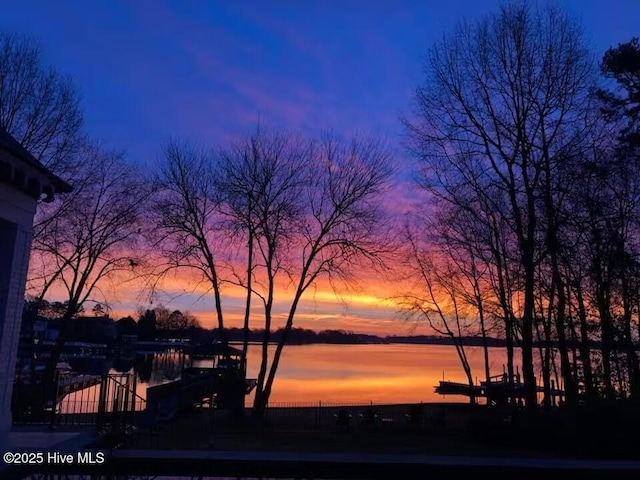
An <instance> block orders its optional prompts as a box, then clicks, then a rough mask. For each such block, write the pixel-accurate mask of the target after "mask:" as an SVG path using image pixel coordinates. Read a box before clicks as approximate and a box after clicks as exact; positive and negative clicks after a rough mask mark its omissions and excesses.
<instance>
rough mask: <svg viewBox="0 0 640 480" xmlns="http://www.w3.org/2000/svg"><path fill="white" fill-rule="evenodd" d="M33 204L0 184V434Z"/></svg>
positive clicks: (5, 423)
mask: <svg viewBox="0 0 640 480" xmlns="http://www.w3.org/2000/svg"><path fill="white" fill-rule="evenodd" d="M35 210H36V201H35V200H34V199H32V198H30V197H29V196H27V195H25V194H22V193H19V192H17V191H16V190H13V189H12V188H11V187H9V186H7V185H4V184H0V432H3V431H7V430H10V428H11V392H12V390H13V376H14V372H15V365H16V356H17V350H18V341H19V338H20V323H21V320H22V309H23V306H24V290H25V283H26V279H27V270H28V267H29V252H30V249H31V240H32V237H33V216H34V214H35Z"/></svg>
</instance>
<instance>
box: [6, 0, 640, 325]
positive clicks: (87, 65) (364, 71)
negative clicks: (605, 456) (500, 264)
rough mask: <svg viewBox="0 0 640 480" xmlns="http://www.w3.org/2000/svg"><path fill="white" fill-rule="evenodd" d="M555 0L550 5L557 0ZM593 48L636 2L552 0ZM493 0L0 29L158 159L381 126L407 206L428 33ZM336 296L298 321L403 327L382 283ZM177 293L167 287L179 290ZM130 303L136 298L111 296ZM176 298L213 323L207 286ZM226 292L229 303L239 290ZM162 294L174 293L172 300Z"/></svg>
mask: <svg viewBox="0 0 640 480" xmlns="http://www.w3.org/2000/svg"><path fill="white" fill-rule="evenodd" d="M551 3H554V2H551ZM555 3H557V4H559V5H560V6H561V7H563V8H564V9H565V10H566V11H567V12H568V13H569V14H571V15H572V16H574V17H575V18H576V19H577V20H578V21H579V22H580V23H581V24H582V27H583V30H584V32H585V36H586V39H587V42H588V43H589V44H590V46H591V47H592V49H593V50H594V52H595V53H596V55H598V56H601V55H602V53H604V51H605V50H606V49H607V48H609V47H610V46H614V45H617V44H618V43H620V42H625V41H628V40H629V39H630V38H631V37H633V36H634V35H640V23H638V19H640V1H638V0H606V1H605V0H589V1H584V0H558V1H557V2H555ZM499 5H500V2H499V1H494V0H482V1H478V0H447V1H442V0H423V1H412V0H341V1H338V0H333V1H319V0H299V1H293V0H289V1H285V0H280V1H242V2H239V1H214V0H210V1H195V0H191V1H159V0H157V1H151V0H139V1H133V0H132V1H129V2H127V1H122V0H109V1H103V0H92V1H89V2H87V1H76V0H74V1H71V0H69V1H65V0H61V1H55V2H52V1H32V0H21V1H19V2H17V1H11V2H5V1H4V0H2V1H0V8H1V11H2V15H0V31H3V32H15V33H25V34H29V35H31V36H33V37H34V38H35V39H36V40H38V41H39V42H41V44H42V48H43V58H44V60H45V61H46V62H48V63H50V64H51V65H54V66H55V67H56V68H57V69H58V70H59V71H60V72H62V73H64V74H67V75H69V76H70V77H71V78H72V80H73V82H74V84H75V85H76V87H77V89H78V91H79V92H80V94H81V98H82V109H83V112H84V118H85V130H86V131H87V133H88V134H89V135H90V136H91V137H92V138H94V139H97V140H99V141H101V142H102V143H103V145H105V146H106V147H109V148H114V149H119V150H125V151H126V152H127V158H128V159H129V160H130V161H132V162H135V163H138V164H140V165H148V164H151V163H153V161H154V160H155V159H156V158H157V156H158V155H159V152H160V147H161V145H162V143H163V142H164V141H166V140H167V139H168V138H170V137H179V138H185V139H187V138H188V139H190V140H192V141H195V142H197V143H199V144H202V145H206V146H209V147H217V146H224V145H225V143H226V142H228V141H229V140H231V139H234V138H237V137H238V136H241V135H244V134H246V133H248V132H250V131H251V130H253V129H254V128H255V126H256V124H257V122H258V121H259V122H260V123H262V124H265V125H267V126H269V127H271V128H285V129H289V130H293V131H297V132H301V133H304V134H308V135H314V136H315V135H318V134H319V133H320V132H322V131H326V130H333V131H335V132H339V133H340V134H344V135H349V134H353V133H367V134H377V135H382V136H383V137H385V138H386V139H387V142H388V144H389V145H390V147H391V148H392V149H393V151H394V154H395V155H396V156H397V157H398V158H399V159H401V160H402V161H401V164H403V165H404V166H405V173H404V176H403V177H401V178H399V179H398V185H399V187H398V188H397V190H396V192H397V193H396V194H395V195H393V196H392V197H391V198H390V199H389V201H390V202H394V203H396V204H397V209H398V211H402V209H403V208H409V206H410V204H411V203H412V201H413V194H412V193H411V189H410V188H406V184H407V183H409V182H410V180H409V178H410V172H411V169H412V162H411V160H410V158H409V156H408V155H407V153H406V151H405V149H404V147H403V142H402V138H403V129H402V126H401V122H400V120H399V119H400V118H401V117H402V116H406V115H408V114H409V113H410V110H411V101H412V93H413V91H414V89H415V87H416V86H417V85H419V83H420V81H421V78H422V61H423V58H424V56H425V54H426V52H427V50H428V48H429V46H430V45H431V44H433V42H434V41H437V40H438V38H440V36H441V35H443V34H445V33H447V32H449V31H451V29H452V28H454V27H455V25H456V23H457V22H458V21H460V20H462V19H469V20H473V19H476V18H479V17H480V16H482V15H484V14H487V13H489V12H492V11H495V10H496V8H498V6H499ZM361 284H362V285H361V286H360V287H359V289H358V291H357V292H356V293H353V294H352V295H350V296H347V297H345V298H343V299H342V300H341V301H340V300H336V299H335V297H334V296H333V295H332V294H331V293H330V292H329V291H326V290H325V289H323V288H320V289H319V290H316V292H315V295H311V296H310V297H309V299H308V301H307V302H306V303H305V304H303V305H302V307H301V315H300V324H299V326H304V327H306V328H314V329H321V328H344V329H347V330H352V331H357V332H373V333H398V334H406V333H407V332H408V331H409V330H410V329H412V328H413V325H411V324H408V323H406V322H402V321H400V320H399V319H398V318H397V315H396V312H395V309H394V307H393V306H392V305H390V304H389V303H388V302H384V301H379V300H380V299H382V298H383V296H384V292H388V289H387V288H385V287H384V286H383V285H381V284H380V282H379V281H378V280H377V279H375V278H370V279H366V278H364V279H362V282H361ZM174 293H175V292H174ZM115 297H116V299H115V301H114V305H115V307H114V308H115V310H116V311H118V312H122V313H126V310H127V309H132V308H134V307H135V306H136V304H140V302H141V300H140V299H138V300H136V299H135V298H133V297H132V296H130V295H129V296H127V295H123V294H122V292H120V294H118V295H116V296H115ZM174 297H175V296H172V297H171V300H170V304H169V305H168V306H169V307H170V308H180V309H183V310H190V311H191V312H193V313H194V314H196V315H197V316H198V317H199V318H201V319H203V320H204V323H205V324H209V325H210V323H209V322H210V321H211V320H212V318H213V316H212V315H211V312H212V310H213V305H212V303H211V301H210V299H208V298H207V295H206V294H201V293H189V294H185V295H181V296H180V297H179V298H174ZM232 297H233V295H230V302H231V303H233V302H234V301H237V303H238V305H239V304H240V302H239V299H236V300H233V298H232ZM167 301H169V299H167Z"/></svg>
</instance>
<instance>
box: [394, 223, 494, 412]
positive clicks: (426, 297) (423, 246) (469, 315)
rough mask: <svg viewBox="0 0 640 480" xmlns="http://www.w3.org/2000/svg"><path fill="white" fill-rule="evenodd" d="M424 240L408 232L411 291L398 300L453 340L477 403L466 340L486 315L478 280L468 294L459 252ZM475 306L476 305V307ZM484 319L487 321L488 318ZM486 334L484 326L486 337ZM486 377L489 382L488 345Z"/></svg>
mask: <svg viewBox="0 0 640 480" xmlns="http://www.w3.org/2000/svg"><path fill="white" fill-rule="evenodd" d="M420 239H421V236H420V234H417V233H416V232H414V231H412V230H411V229H408V231H407V245H408V246H407V249H406V250H407V255H406V261H405V262H406V265H405V267H406V269H405V270H404V272H405V273H407V278H408V280H409V281H410V283H411V284H410V285H409V286H408V287H407V289H408V291H407V292H406V293H405V294H403V295H402V296H401V297H400V298H399V299H398V303H399V304H400V306H401V308H402V311H403V312H404V313H405V315H408V317H409V318H415V319H417V320H418V321H420V320H426V321H427V322H428V324H429V326H430V327H431V329H433V330H434V331H435V332H436V333H438V334H440V335H443V336H445V337H447V338H449V339H451V341H452V343H453V346H454V347H455V349H456V353H457V354H458V359H459V360H460V364H461V365H462V369H463V371H464V374H465V376H466V378H467V383H468V385H469V387H470V392H471V395H470V396H469V398H470V401H471V403H475V401H476V399H475V396H474V395H473V392H474V388H473V387H474V383H473V375H472V370H471V364H470V363H469V360H468V358H467V352H466V350H465V345H464V337H468V336H475V335H476V334H477V333H478V332H477V328H476V327H477V322H476V321H475V319H474V317H475V315H477V314H479V313H481V312H483V309H482V305H483V304H482V303H480V304H477V303H476V300H477V297H476V294H477V293H476V287H477V281H478V278H477V276H476V277H474V278H472V279H471V280H472V281H471V283H472V285H471V287H472V288H471V291H465V284H466V283H467V280H468V278H465V277H466V276H467V274H468V272H465V269H464V268H461V267H462V264H461V262H459V260H460V258H458V257H457V255H458V252H456V251H455V250H449V251H447V250H446V249H441V248H439V247H438V246H437V244H435V243H433V242H430V241H429V239H426V241H424V240H425V239H424V238H422V240H423V241H420ZM465 297H466V298H465ZM469 300H471V301H469ZM474 303H476V304H475V305H473V304H474ZM481 318H482V319H484V316H482V317H481ZM484 333H485V331H484V324H483V325H482V334H483V335H484ZM485 339H486V337H485ZM485 376H486V380H487V382H489V380H490V373H489V360H488V352H487V349H486V343H485ZM487 385H488V383H487Z"/></svg>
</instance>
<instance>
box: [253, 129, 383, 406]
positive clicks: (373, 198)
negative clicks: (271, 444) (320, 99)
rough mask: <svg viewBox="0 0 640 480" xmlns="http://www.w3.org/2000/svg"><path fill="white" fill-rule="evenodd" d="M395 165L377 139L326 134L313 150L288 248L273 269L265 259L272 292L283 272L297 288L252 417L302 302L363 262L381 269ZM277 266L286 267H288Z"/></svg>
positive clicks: (265, 397)
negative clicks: (385, 198)
mask: <svg viewBox="0 0 640 480" xmlns="http://www.w3.org/2000/svg"><path fill="white" fill-rule="evenodd" d="M392 165H393V164H392V160H391V158H390V156H389V153H388V152H387V150H386V149H385V148H384V146H383V144H382V143H381V142H380V141H379V140H377V139H360V138H353V139H352V140H351V141H341V140H338V139H336V138H334V137H332V136H325V137H324V138H323V139H322V141H321V142H320V144H319V145H318V146H317V147H314V148H313V150H312V155H311V163H310V164H309V165H308V167H307V168H306V169H305V173H306V185H305V188H304V191H303V192H302V195H301V198H300V201H301V204H300V215H298V219H297V225H296V224H295V223H292V224H291V228H292V229H293V230H289V231H288V232H285V231H283V235H285V234H286V237H285V238H286V239H287V244H286V245H284V244H282V242H277V241H276V242H272V244H273V245H274V246H276V247H277V248H276V251H275V252H274V253H273V254H270V253H269V252H268V251H267V252H266V253H267V258H268V257H269V255H273V258H274V259H277V262H276V263H273V264H271V265H268V264H267V262H265V267H266V272H265V273H266V275H267V278H269V279H270V280H269V283H273V285H274V287H275V285H277V282H278V281H281V279H279V278H278V273H279V271H282V273H283V274H284V275H281V278H282V277H284V280H286V281H287V282H288V283H290V285H291V286H293V298H292V299H291V302H290V303H289V306H288V309H287V310H288V312H287V314H286V322H285V325H284V329H283V330H282V335H281V337H280V340H279V341H278V344H277V345H276V347H275V351H274V354H273V358H272V359H271V365H270V367H269V368H268V373H267V369H266V368H265V367H264V365H262V366H261V371H262V370H264V371H265V373H266V375H264V376H263V375H259V378H258V384H257V387H256V395H255V401H254V413H255V414H257V415H261V414H262V413H263V412H264V409H265V408H266V406H267V403H268V401H269V396H270V395H271V390H272V388H273V383H274V380H275V377H276V373H277V370H278V365H279V362H280V358H281V355H282V351H283V349H284V346H285V345H286V343H287V339H288V336H289V334H290V332H291V329H292V328H293V325H294V319H295V315H296V311H297V308H298V305H299V304H300V302H301V301H302V298H303V295H304V294H305V292H307V290H308V289H309V287H310V286H312V285H314V284H315V283H316V282H317V280H318V279H320V278H322V277H325V278H326V279H328V281H329V282H332V284H333V282H347V283H348V282H350V281H352V280H354V278H355V275H354V270H356V269H357V268H362V267H363V266H364V265H366V266H367V267H368V268H371V269H372V271H376V270H380V269H382V268H384V266H385V260H386V259H387V255H388V254H389V245H390V244H389V242H388V240H389V237H388V230H387V228H388V225H386V224H385V215H384V211H383V208H382V195H383V194H384V193H385V191H386V188H387V186H388V182H389V180H390V176H391V174H392V172H393V167H392ZM290 171H291V172H293V170H290ZM267 220H268V221H269V222H273V221H274V219H273V218H271V219H267ZM279 243H280V245H279ZM279 265H286V269H282V268H280V267H279ZM271 279H272V280H271Z"/></svg>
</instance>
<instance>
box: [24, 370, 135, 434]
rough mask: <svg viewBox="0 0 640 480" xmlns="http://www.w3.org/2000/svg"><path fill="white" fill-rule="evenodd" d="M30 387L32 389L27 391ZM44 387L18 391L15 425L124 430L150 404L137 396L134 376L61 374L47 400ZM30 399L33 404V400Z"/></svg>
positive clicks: (32, 387) (39, 386)
mask: <svg viewBox="0 0 640 480" xmlns="http://www.w3.org/2000/svg"><path fill="white" fill-rule="evenodd" d="M26 387H30V388H29V389H27V388H26ZM42 388H43V387H42V386H41V385H34V386H18V387H17V389H15V390H14V399H13V400H14V401H13V405H12V416H13V423H14V425H43V426H49V427H50V428H54V429H56V428H73V427H95V428H97V429H99V430H104V429H105V428H106V427H107V426H108V427H109V428H121V427H123V426H124V425H128V424H130V423H132V422H133V420H134V417H135V415H136V413H137V412H141V411H142V410H144V409H145V408H146V401H145V399H144V398H143V397H141V396H140V395H138V394H137V393H136V378H135V375H134V374H129V373H123V374H112V373H110V374H105V375H88V374H86V375H84V374H77V373H71V372H70V373H66V372H65V373H61V374H58V375H57V378H56V384H55V388H54V391H55V396H52V398H49V399H48V400H46V401H43V400H42V399H43V398H44V394H43V392H42ZM29 398H31V399H32V401H29Z"/></svg>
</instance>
